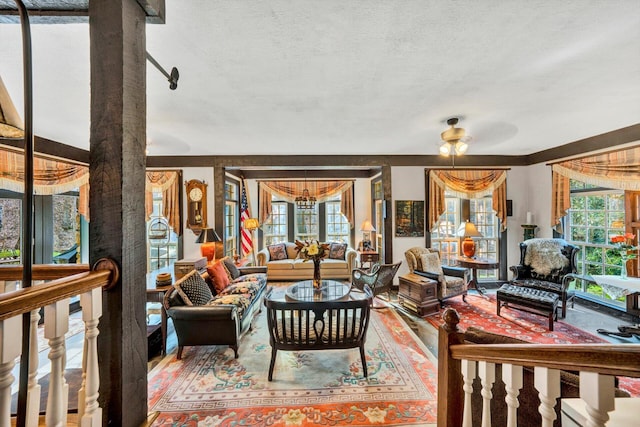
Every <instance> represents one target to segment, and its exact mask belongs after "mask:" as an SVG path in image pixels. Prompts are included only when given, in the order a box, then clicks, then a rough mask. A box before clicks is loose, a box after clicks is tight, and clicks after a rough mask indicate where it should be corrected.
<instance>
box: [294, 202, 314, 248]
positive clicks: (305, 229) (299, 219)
mask: <svg viewBox="0 0 640 427" xmlns="http://www.w3.org/2000/svg"><path fill="white" fill-rule="evenodd" d="M318 205H319V204H318V203H316V204H315V206H314V207H313V208H312V209H298V208H297V207H295V208H294V218H295V222H294V224H295V236H294V238H295V239H296V240H301V241H304V240H320V233H319V230H318ZM294 206H295V205H294Z"/></svg>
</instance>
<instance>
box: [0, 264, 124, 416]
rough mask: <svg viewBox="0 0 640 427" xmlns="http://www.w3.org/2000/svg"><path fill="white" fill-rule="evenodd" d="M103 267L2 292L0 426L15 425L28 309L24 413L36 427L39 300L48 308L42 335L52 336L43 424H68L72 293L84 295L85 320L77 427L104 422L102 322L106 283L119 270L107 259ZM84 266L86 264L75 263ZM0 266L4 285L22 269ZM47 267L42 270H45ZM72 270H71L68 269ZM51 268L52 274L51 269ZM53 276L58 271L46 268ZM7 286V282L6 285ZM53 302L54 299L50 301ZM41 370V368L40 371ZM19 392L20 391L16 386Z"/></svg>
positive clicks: (83, 316) (49, 339)
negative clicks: (68, 339)
mask: <svg viewBox="0 0 640 427" xmlns="http://www.w3.org/2000/svg"><path fill="white" fill-rule="evenodd" d="M102 265H106V267H107V268H104V269H103V268H100V269H98V270H107V271H93V272H90V271H87V272H82V273H77V274H75V275H73V276H69V277H65V278H59V279H55V280H53V281H51V282H47V283H44V284H41V285H38V286H32V287H29V288H25V289H13V290H11V291H7V289H6V287H5V291H7V292H5V293H0V426H1V427H4V426H10V425H11V401H12V393H14V392H15V390H17V389H18V388H19V387H18V385H17V383H18V380H17V378H16V375H14V372H15V370H16V368H15V367H16V362H17V361H18V358H19V357H20V355H21V351H22V345H21V343H22V315H23V314H24V313H30V332H29V333H30V337H29V359H30V361H29V372H28V384H27V393H26V394H27V405H26V413H25V414H20V416H21V417H24V420H25V424H26V425H27V427H36V426H38V421H39V417H40V415H39V413H40V411H41V410H42V409H43V408H41V407H40V400H41V392H42V390H41V387H40V385H38V381H37V377H38V375H39V374H40V375H43V372H42V369H39V366H38V362H39V351H38V344H39V343H38V326H37V325H38V321H39V319H40V316H39V314H38V312H39V309H40V306H39V305H40V304H42V303H43V302H46V304H47V305H45V306H44V313H45V315H44V318H45V321H44V338H45V339H46V340H48V344H49V348H48V358H49V360H50V372H49V389H48V394H47V406H46V412H45V423H46V425H47V426H48V427H62V426H66V425H68V420H67V414H68V402H69V385H68V384H67V381H66V378H65V376H64V374H65V365H66V359H67V350H66V344H65V337H66V334H67V332H68V331H69V302H70V297H71V296H74V295H79V296H80V306H81V308H82V320H83V322H84V324H85V328H84V341H83V353H82V384H81V387H80V390H79V391H78V413H79V415H78V426H80V427H99V426H101V425H102V409H101V408H100V406H99V404H98V397H99V392H98V390H99V386H100V377H99V366H98V341H97V337H98V323H99V319H100V317H101V316H102V293H103V292H104V290H103V288H102V287H103V286H113V284H114V283H115V281H114V277H115V278H116V279H115V280H117V277H118V275H117V270H115V267H111V265H109V262H108V260H107V261H106V262H105V263H103V264H102ZM76 268H82V267H76ZM2 270H3V269H2V268H0V285H5V284H7V283H9V282H10V280H8V279H7V278H12V277H13V276H14V275H15V274H17V273H19V271H15V267H14V270H12V271H4V272H3V271H2ZM43 270H44V269H43ZM67 271H68V269H67ZM52 272H53V273H52ZM46 273H47V274H49V275H52V274H55V270H54V269H50V270H48V271H46ZM2 287H4V286H2ZM51 301H53V302H51ZM39 371H40V372H39ZM18 391H19V390H18Z"/></svg>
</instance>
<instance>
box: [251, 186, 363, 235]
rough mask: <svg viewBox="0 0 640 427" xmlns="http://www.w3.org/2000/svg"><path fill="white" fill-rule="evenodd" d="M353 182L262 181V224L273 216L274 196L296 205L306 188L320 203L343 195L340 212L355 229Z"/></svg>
mask: <svg viewBox="0 0 640 427" xmlns="http://www.w3.org/2000/svg"><path fill="white" fill-rule="evenodd" d="M352 187H353V181H260V182H259V192H260V222H261V223H263V224H264V223H265V222H266V221H267V219H268V218H269V215H271V198H272V196H273V194H275V195H277V196H278V197H280V198H282V199H283V200H285V201H287V202H289V203H294V202H295V199H296V197H298V196H301V195H302V191H303V190H304V189H305V188H306V189H307V190H309V194H311V195H312V196H314V197H315V198H316V199H317V201H318V202H324V201H326V200H328V199H330V198H332V197H335V196H336V195H337V194H341V203H340V211H341V212H342V214H343V215H344V216H345V217H346V218H347V220H348V221H349V224H351V227H353V221H354V220H353V191H352Z"/></svg>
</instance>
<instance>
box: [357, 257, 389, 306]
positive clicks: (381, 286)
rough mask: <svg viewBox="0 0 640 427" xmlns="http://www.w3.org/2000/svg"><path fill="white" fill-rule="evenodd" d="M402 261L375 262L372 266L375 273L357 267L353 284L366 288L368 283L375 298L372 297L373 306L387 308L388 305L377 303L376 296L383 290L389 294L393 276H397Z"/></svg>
mask: <svg viewBox="0 0 640 427" xmlns="http://www.w3.org/2000/svg"><path fill="white" fill-rule="evenodd" d="M400 264H402V261H400V262H397V263H395V264H377V263H376V264H374V266H373V267H372V269H371V270H372V272H373V273H368V272H367V270H365V269H359V268H355V269H353V271H352V276H351V278H352V283H353V286H354V287H356V288H358V289H360V290H364V285H365V284H366V285H368V286H369V287H370V288H371V291H372V292H373V296H374V298H373V299H372V305H371V306H372V307H373V308H385V307H386V305H376V304H375V301H376V299H375V297H376V295H380V294H381V293H383V292H386V293H387V296H389V291H390V290H391V285H393V278H394V277H395V275H396V273H397V272H398V269H399V268H400Z"/></svg>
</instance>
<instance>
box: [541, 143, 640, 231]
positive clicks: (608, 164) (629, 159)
mask: <svg viewBox="0 0 640 427" xmlns="http://www.w3.org/2000/svg"><path fill="white" fill-rule="evenodd" d="M551 170H552V189H553V194H552V200H551V226H552V227H554V228H555V229H556V231H559V232H561V231H562V225H561V222H560V218H562V217H563V216H565V215H566V214H567V212H568V210H569V208H570V207H571V200H570V197H569V196H570V188H569V180H570V179H575V180H577V181H581V182H584V183H587V184H591V185H597V186H599V187H606V188H616V189H619V190H634V191H638V190H640V179H638V178H639V177H640V146H635V147H630V148H627V149H622V150H618V151H612V152H609V153H602V154H595V155H593V156H587V157H582V158H579V159H572V160H565V161H563V162H559V163H555V164H553V165H552V166H551Z"/></svg>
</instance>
